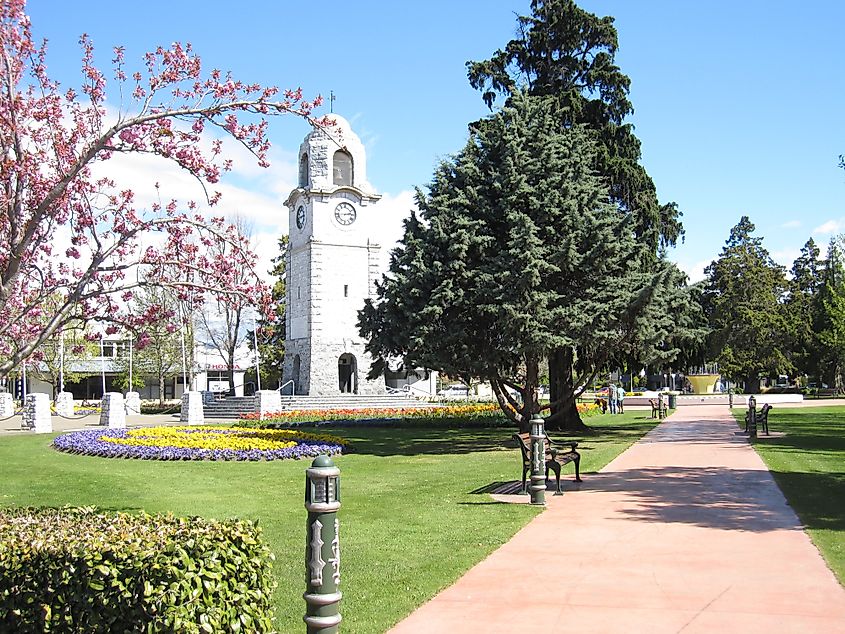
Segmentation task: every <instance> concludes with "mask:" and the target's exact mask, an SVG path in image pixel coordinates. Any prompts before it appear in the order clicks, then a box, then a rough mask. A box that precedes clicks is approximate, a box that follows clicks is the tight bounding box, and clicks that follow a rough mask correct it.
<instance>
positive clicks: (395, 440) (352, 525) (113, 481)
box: [0, 412, 654, 633]
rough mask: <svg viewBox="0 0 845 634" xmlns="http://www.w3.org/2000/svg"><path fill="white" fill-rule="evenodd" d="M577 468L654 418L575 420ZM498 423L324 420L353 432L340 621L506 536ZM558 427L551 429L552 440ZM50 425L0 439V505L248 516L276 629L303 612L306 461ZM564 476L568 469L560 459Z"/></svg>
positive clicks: (345, 491) (383, 620) (390, 619)
mask: <svg viewBox="0 0 845 634" xmlns="http://www.w3.org/2000/svg"><path fill="white" fill-rule="evenodd" d="M588 423H589V424H590V425H591V426H592V427H593V428H594V429H595V430H596V431H598V432H599V433H598V434H597V435H595V436H589V437H583V438H581V439H579V440H580V441H581V447H580V448H581V449H582V450H583V456H584V458H583V463H582V473H584V474H586V475H585V477H589V473H590V472H594V471H596V470H598V469H600V468H601V467H602V466H604V465H605V464H607V463H608V462H609V461H610V460H612V459H613V458H614V457H615V456H617V455H618V454H619V453H621V452H622V451H624V449H626V448H627V447H628V446H629V445H630V444H631V443H633V442H634V441H636V440H637V439H638V438H639V437H640V436H641V435H642V434H644V433H645V432H647V431H648V430H649V429H651V427H653V426H654V421H651V420H649V419H648V418H646V413H644V412H629V413H626V414H624V415H621V416H614V417H611V416H600V417H594V418H590V419H588ZM511 432H512V430H510V429H508V428H498V429H489V428H488V429H460V430H446V429H422V428H419V427H414V428H411V429H401V428H363V427H354V428H352V427H351V428H345V429H344V428H338V429H335V430H333V432H332V433H337V434H338V435H342V436H344V437H346V438H348V439H349V440H351V441H352V442H353V443H354V447H355V451H354V452H353V453H350V454H349V455H345V456H340V457H338V458H336V460H335V462H336V464H338V466H339V467H340V468H341V472H342V476H341V477H342V508H341V509H340V513H339V517H340V522H341V549H342V556H343V558H342V561H343V564H342V569H341V574H342V578H341V589H342V591H343V593H344V598H343V602H342V604H341V613H342V614H343V630H344V631H345V632H367V633H371V632H381V631H385V630H386V629H388V628H389V627H390V626H392V625H393V624H395V623H396V622H398V621H399V620H400V619H401V618H403V617H404V616H406V615H407V614H409V613H410V612H411V611H412V610H413V609H414V608H415V607H417V606H418V605H420V604H421V603H423V602H424V601H426V600H427V599H429V598H431V597H432V596H434V594H436V593H437V592H438V591H439V590H441V589H442V588H444V587H447V586H448V585H450V584H451V583H453V582H454V581H455V580H456V579H457V578H458V577H459V576H460V575H461V574H462V573H463V572H465V571H466V570H467V569H469V568H470V567H471V566H473V565H474V564H476V563H477V562H479V561H481V560H482V559H483V558H484V557H486V556H487V555H488V554H489V553H491V552H492V551H493V550H495V549H496V548H497V547H498V546H500V545H501V544H503V543H504V542H506V541H507V540H508V539H510V537H512V536H513V535H514V533H516V531H518V530H519V529H520V528H521V527H522V526H524V525H525V524H526V523H527V522H528V521H530V520H531V518H533V517H534V516H535V515H536V514H537V513H538V510H537V509H535V508H532V507H530V506H527V505H512V504H501V503H497V502H496V501H494V500H493V499H492V498H491V497H490V496H489V495H487V494H484V493H474V491H479V490H484V489H485V488H489V486H490V485H491V484H493V483H496V482H503V481H512V480H517V479H518V478H519V477H520V475H521V473H520V468H521V467H520V465H521V461H520V458H519V452H518V450H517V449H516V448H515V447H513V446H511V445H510V443H509V437H510V434H511ZM558 436H560V435H559V434H554V433H552V437H553V438H557V437H558ZM51 440H52V436H34V435H15V436H6V437H3V438H0V465H2V466H0V504H2V505H3V506H63V505H73V506H87V505H91V506H97V507H100V508H103V509H110V510H118V511H128V512H137V511H140V510H144V511H146V512H148V513H158V512H171V513H173V514H175V515H179V516H190V515H198V516H203V517H209V518H226V517H240V518H247V519H253V520H258V521H259V523H260V525H261V526H262V527H263V530H264V537H265V539H266V540H267V543H268V544H269V546H270V548H271V550H272V551H273V552H274V554H275V556H276V563H275V567H274V573H275V575H276V577H277V580H278V589H277V591H276V596H275V603H276V606H277V614H276V624H277V627H278V629H279V631H282V632H291V631H300V630H302V628H303V627H304V626H303V624H302V614H303V612H304V607H305V604H304V601H303V600H302V592H303V591H304V589H305V588H304V569H305V564H304V550H305V518H306V513H305V509H304V506H303V492H304V488H305V484H304V482H305V468H306V467H307V466H308V464H309V462H307V461H279V462H262V463H238V462H221V463H215V462H156V461H133V460H120V459H106V458H93V457H83V456H75V455H68V454H62V453H59V452H56V451H54V450H53V449H51V448H50V441H51ZM565 471H566V473H567V476H566V477H568V478H571V477H572V470H571V467H570V468H567V469H566V470H565Z"/></svg>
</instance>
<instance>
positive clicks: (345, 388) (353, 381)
mask: <svg viewBox="0 0 845 634" xmlns="http://www.w3.org/2000/svg"><path fill="white" fill-rule="evenodd" d="M337 379H338V387H339V388H340V392H341V394H357V393H358V362H357V361H356V360H355V355H354V354H350V353H348V352H345V353H343V354H342V355H340V358H339V359H338V360H337Z"/></svg>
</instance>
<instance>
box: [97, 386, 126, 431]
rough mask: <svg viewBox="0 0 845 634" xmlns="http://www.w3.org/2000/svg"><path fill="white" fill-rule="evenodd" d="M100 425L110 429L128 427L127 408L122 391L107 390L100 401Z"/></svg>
mask: <svg viewBox="0 0 845 634" xmlns="http://www.w3.org/2000/svg"><path fill="white" fill-rule="evenodd" d="M100 425H104V426H106V427H108V428H109V429H126V408H125V407H124V404H123V394H121V393H120V392H106V393H105V394H103V400H102V401H101V403H100Z"/></svg>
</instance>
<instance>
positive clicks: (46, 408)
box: [21, 392, 53, 434]
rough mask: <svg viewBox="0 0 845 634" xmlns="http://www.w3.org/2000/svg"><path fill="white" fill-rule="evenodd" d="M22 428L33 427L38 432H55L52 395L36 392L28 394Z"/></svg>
mask: <svg viewBox="0 0 845 634" xmlns="http://www.w3.org/2000/svg"><path fill="white" fill-rule="evenodd" d="M21 429H31V430H32V431H34V432H35V433H36V434H50V433H52V432H53V419H52V418H51V417H50V397H49V396H48V395H47V394H40V393H38V392H34V393H30V394H27V395H26V402H25V403H24V406H23V417H22V419H21Z"/></svg>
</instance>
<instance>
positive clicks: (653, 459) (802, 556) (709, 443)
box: [392, 405, 845, 634]
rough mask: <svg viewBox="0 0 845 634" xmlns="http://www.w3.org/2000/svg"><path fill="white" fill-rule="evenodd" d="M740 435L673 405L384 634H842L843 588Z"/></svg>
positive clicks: (720, 413)
mask: <svg viewBox="0 0 845 634" xmlns="http://www.w3.org/2000/svg"><path fill="white" fill-rule="evenodd" d="M736 431H737V427H736V424H735V423H734V421H733V420H732V419H731V418H730V416H729V413H728V410H727V408H726V407H725V406H723V405H722V406H710V405H703V406H696V407H684V408H680V409H679V410H677V411H676V413H675V414H673V415H672V416H671V417H670V418H669V419H667V420H666V421H665V422H664V423H663V424H661V425H660V426H658V427H657V428H656V429H654V430H653V431H652V432H651V433H649V434H648V435H647V436H645V437H644V438H643V439H642V440H640V441H639V442H638V443H637V444H635V445H634V446H633V447H631V448H630V449H629V450H628V451H626V452H625V453H623V454H622V455H621V456H619V457H618V458H617V459H616V460H614V461H613V462H612V463H611V464H609V465H608V466H607V467H606V468H605V469H603V470H602V471H601V472H600V473H597V474H587V475H586V476H585V479H584V483H583V484H582V485H581V486H580V487H579V488H578V489H577V490H576V489H575V487H576V486H577V485H575V483H574V482H572V480H571V477H570V478H568V484H567V489H568V492H567V493H566V494H565V495H563V496H562V497H552V496H551V495H549V496H547V500H548V502H549V504H548V508H547V509H546V511H545V512H543V513H542V514H540V515H539V516H538V517H537V518H536V519H534V520H533V521H532V522H531V523H529V524H528V525H527V526H526V527H525V528H523V529H522V530H521V531H520V532H519V533H517V534H516V535H515V536H514V538H513V539H512V540H511V541H510V542H508V543H507V544H505V545H504V546H502V547H501V548H500V549H499V550H497V551H496V552H494V553H493V554H492V555H491V556H490V557H488V558H487V559H486V560H485V561H483V562H481V563H480V564H479V565H477V566H476V567H475V568H473V569H471V570H470V571H469V572H467V574H466V575H464V577H462V578H461V579H460V580H459V581H458V582H457V583H455V584H454V585H453V586H451V587H449V588H447V589H446V590H444V591H443V592H441V593H440V594H439V595H438V596H436V597H435V598H434V599H433V600H432V601H430V602H429V603H427V604H425V605H423V606H422V607H421V608H420V609H418V610H417V611H416V612H414V613H413V614H411V615H410V616H409V617H408V618H407V619H406V620H404V621H403V622H401V623H400V624H399V625H397V626H396V627H395V628H394V629H393V630H392V631H393V632H396V633H397V634H409V633H416V632H425V633H434V632H437V633H440V632H462V633H463V632H467V633H468V632H484V633H488V634H489V633H495V632H507V633H519V632H529V631H537V632H546V631H548V632H584V633H589V634H597V633H603V632H613V633H617V632H625V633H630V632H648V633H662V632H685V633H695V632H719V631H722V632H742V633H743V634H754V633H757V632H760V633H763V632H765V633H767V634H768V633H770V632H779V633H787V632H788V633H793V632H794V633H796V634H797V633H800V634H810V633H815V632H818V633H824V634H831V633H845V590H844V589H843V588H842V586H840V585H839V583H838V582H837V581H836V578H835V577H834V576H833V573H832V572H831V571H830V570H829V569H828V568H827V566H826V565H825V563H824V561H823V560H822V558H821V556H820V555H819V553H818V551H817V550H816V548H815V547H814V546H813V544H812V542H811V541H810V539H809V538H808V537H807V535H806V534H805V533H804V532H803V530H802V527H801V524H800V523H799V521H798V518H797V517H796V515H795V513H794V512H793V511H792V509H791V508H790V507H789V506H787V504H786V500H785V499H784V497H783V495H782V494H781V492H780V490H779V489H778V488H777V486H776V485H775V483H774V480H773V479H772V477H771V475H770V474H769V472H768V471H767V470H766V468H765V465H764V464H763V462H762V460H760V458H759V457H758V456H757V454H756V453H755V452H754V450H753V449H752V448H751V446H750V445H749V444H748V442H747V441H746V440H745V438H744V437H742V436H737V435H736ZM510 497H511V496H503V499H505V498H510ZM523 499H524V498H523Z"/></svg>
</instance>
